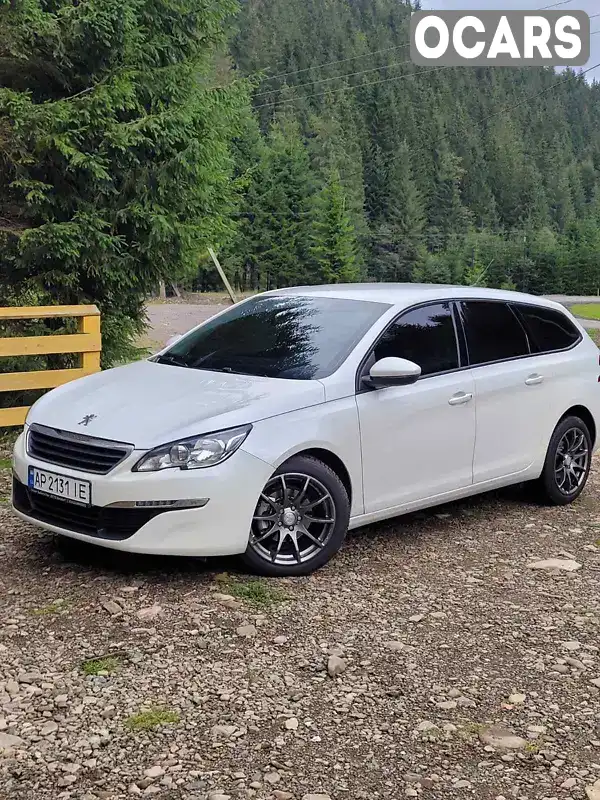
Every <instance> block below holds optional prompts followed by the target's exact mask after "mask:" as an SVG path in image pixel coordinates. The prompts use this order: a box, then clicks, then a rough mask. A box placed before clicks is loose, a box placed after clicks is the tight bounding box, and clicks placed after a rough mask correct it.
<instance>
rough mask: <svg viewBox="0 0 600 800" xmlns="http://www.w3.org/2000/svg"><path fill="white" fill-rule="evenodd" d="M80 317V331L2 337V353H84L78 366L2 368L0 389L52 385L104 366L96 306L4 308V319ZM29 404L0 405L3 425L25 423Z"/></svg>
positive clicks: (1, 318)
mask: <svg viewBox="0 0 600 800" xmlns="http://www.w3.org/2000/svg"><path fill="white" fill-rule="evenodd" d="M51 317H76V318H77V329H78V333H73V334H59V335H58V336H52V335H49V336H14V337H6V338H0V357H1V356H38V355H49V354H54V353H80V354H81V358H80V363H79V366H78V367H75V368H74V369H49V370H37V371H31V372H5V373H3V372H0V392H16V391H25V390H27V389H52V388H54V387H55V386H60V385H61V384H63V383H67V382H68V381H72V380H75V378H82V377H83V376H84V375H91V374H92V373H93V372H98V370H99V369H100V351H101V349H102V344H101V338H100V312H99V311H98V309H97V308H96V306H38V307H31V308H18V307H13V308H10V307H9V308H0V322H3V321H4V320H17V319H50V318H51ZM28 410H29V408H28V407H27V406H21V407H18V408H0V428H3V427H10V426H12V425H22V424H23V423H24V422H25V417H26V416H27V412H28Z"/></svg>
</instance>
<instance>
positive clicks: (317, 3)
mask: <svg viewBox="0 0 600 800" xmlns="http://www.w3.org/2000/svg"><path fill="white" fill-rule="evenodd" d="M409 17H410V7H409V5H408V4H407V3H404V4H403V3H399V2H398V0H306V1H305V2H302V3H298V2H295V0H249V2H244V3H243V5H242V9H241V13H240V15H239V17H238V19H237V33H236V35H235V36H234V37H233V40H232V45H231V53H232V59H233V65H234V69H235V70H236V71H237V72H238V73H240V74H241V75H244V76H248V77H250V78H252V79H253V80H254V81H255V82H256V89H255V91H254V93H253V113H252V114H251V115H250V114H249V115H248V117H247V119H246V126H245V130H244V133H243V134H242V135H241V136H240V137H238V138H237V139H236V141H235V149H234V152H235V160H236V167H237V170H238V174H240V175H245V176H246V179H247V181H248V183H247V188H246V190H245V192H244V194H243V199H242V203H241V206H240V209H239V213H240V217H241V219H240V223H239V225H238V228H237V233H236V235H235V237H234V238H233V240H232V241H231V242H230V243H229V245H228V246H227V250H226V257H225V259H224V260H225V262H226V263H227V265H228V268H229V269H230V271H231V272H232V273H233V274H234V277H235V280H236V283H237V284H238V285H239V286H241V287H243V288H267V287H276V286H280V285H285V284H290V283H303V282H308V283H313V282H320V281H340V280H356V279H358V278H361V277H362V278H366V279H368V280H376V281H411V280H425V281H436V282H461V283H462V282H464V283H478V284H479V285H484V284H485V285H490V286H505V287H516V288H518V289H523V290H526V291H531V292H535V293H550V292H562V291H565V292H569V293H596V291H597V290H598V288H599V287H600V184H599V178H600V85H598V84H592V85H590V84H588V83H586V81H585V78H584V77H580V76H577V77H576V76H574V75H573V74H572V73H571V74H569V73H566V74H565V73H563V74H556V73H555V72H554V71H553V70H550V69H532V68H525V69H511V68H493V69H485V68H480V69H476V68H450V69H443V68H442V69H439V68H438V69H429V68H419V67H414V66H413V65H411V64H410V63H407V62H408V61H409V49H408V47H407V42H408V40H409V34H408V25H409ZM256 76H261V77H260V78H257V77H256Z"/></svg>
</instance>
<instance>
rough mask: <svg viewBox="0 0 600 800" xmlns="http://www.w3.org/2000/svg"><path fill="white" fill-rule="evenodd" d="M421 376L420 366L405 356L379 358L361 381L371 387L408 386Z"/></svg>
mask: <svg viewBox="0 0 600 800" xmlns="http://www.w3.org/2000/svg"><path fill="white" fill-rule="evenodd" d="M420 377H421V367H420V366H419V365H418V364H415V363H414V361H409V360H408V359H406V358H393V357H388V358H380V359H379V361H376V362H375V363H374V364H373V366H372V367H371V369H370V370H369V375H368V376H365V377H364V378H363V382H364V383H366V385H367V386H370V387H372V388H380V387H383V386H408V385H409V384H411V383H415V381H418V380H419V378H420Z"/></svg>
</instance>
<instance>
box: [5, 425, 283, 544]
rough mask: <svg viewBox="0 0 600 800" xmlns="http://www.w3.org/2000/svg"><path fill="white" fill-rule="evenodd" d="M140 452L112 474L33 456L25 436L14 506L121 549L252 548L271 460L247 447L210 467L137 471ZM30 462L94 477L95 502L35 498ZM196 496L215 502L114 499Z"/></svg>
mask: <svg viewBox="0 0 600 800" xmlns="http://www.w3.org/2000/svg"><path fill="white" fill-rule="evenodd" d="M140 456H141V452H140V451H134V452H133V453H132V454H131V455H130V456H129V457H128V458H127V459H126V460H125V461H123V462H122V463H121V464H119V465H118V466H117V467H115V468H114V469H113V470H111V472H109V473H108V474H107V475H95V474H91V473H88V472H80V471H76V470H73V469H69V468H67V467H62V466H55V465H53V464H49V463H47V462H45V461H40V460H36V459H34V458H32V457H31V456H29V455H27V453H26V451H25V437H24V436H23V435H21V436H20V437H19V439H18V440H17V443H16V445H15V450H14V457H13V472H14V484H13V486H14V489H13V509H14V511H15V513H16V514H17V515H18V516H19V517H21V518H22V519H25V520H26V521H28V522H31V523H32V524H34V525H38V526H40V527H42V528H44V529H45V530H49V531H53V532H54V533H60V534H63V535H64V536H70V537H72V538H74V539H79V540H81V541H85V542H90V543H92V544H98V545H102V546H103V547H110V548H113V549H115V550H125V551H128V552H132V553H153V554H158V555H180V556H216V555H231V554H235V553H243V552H244V551H245V549H246V546H247V544H248V535H249V531H250V525H251V523H252V515H253V513H254V509H255V507H256V503H257V500H258V497H259V495H260V492H261V491H262V489H263V487H264V485H265V483H266V482H267V480H268V479H269V477H270V476H271V473H272V472H273V467H272V466H270V465H269V464H267V463H266V462H264V461H262V460H261V459H258V458H256V457H255V456H252V455H250V453H247V452H245V451H244V450H242V449H240V450H238V451H237V452H236V453H234V455H233V456H231V458H229V459H227V460H226V461H224V462H223V463H222V464H218V465H217V466H215V467H209V468H207V469H199V470H178V469H167V470H163V471H161V472H152V473H139V472H131V467H132V466H133V464H135V463H136V462H137V460H138V459H139V458H140ZM30 465H33V466H36V467H39V468H40V469H46V470H49V471H51V472H57V473H60V474H61V475H66V476H70V477H73V478H80V479H82V480H87V481H90V483H91V486H92V489H91V491H92V504H93V505H92V508H91V509H84V508H83V507H77V506H73V504H69V503H66V502H65V501H62V500H54V501H48V500H47V499H46V498H45V496H40V495H38V496H37V497H38V498H39V499H40V501H41V502H40V503H37V504H36V503H35V495H34V493H31V494H30V492H29V490H28V489H27V476H28V468H29V466H30ZM194 498H198V499H208V502H207V503H206V504H205V505H203V506H202V507H201V508H185V509H177V510H175V511H172V510H166V511H165V510H162V509H155V508H143V509H138V508H131V509H120V508H118V507H114V505H113V504H115V503H123V502H124V501H129V502H131V501H145V502H148V501H157V500H190V499H194ZM32 499H33V500H34V502H33V503H32V502H31V501H32ZM57 503H58V504H59V505H58V506H57V505H56V504H57ZM86 531H87V532H86Z"/></svg>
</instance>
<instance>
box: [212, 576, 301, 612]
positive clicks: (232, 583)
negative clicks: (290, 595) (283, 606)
mask: <svg viewBox="0 0 600 800" xmlns="http://www.w3.org/2000/svg"><path fill="white" fill-rule="evenodd" d="M215 580H216V581H217V583H218V584H219V585H220V586H221V588H222V589H223V591H226V592H227V594H231V595H233V597H239V599H240V600H245V601H246V602H247V603H250V604H251V605H253V606H257V607H260V608H267V607H268V606H272V605H274V604H275V603H281V602H283V601H284V600H286V599H287V598H286V596H285V595H284V594H283V592H282V591H281V589H279V588H277V587H275V586H271V585H270V584H269V583H267V582H266V581H262V580H248V581H240V580H236V579H234V578H232V577H231V576H230V575H227V574H224V575H217V576H216V578H215Z"/></svg>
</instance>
